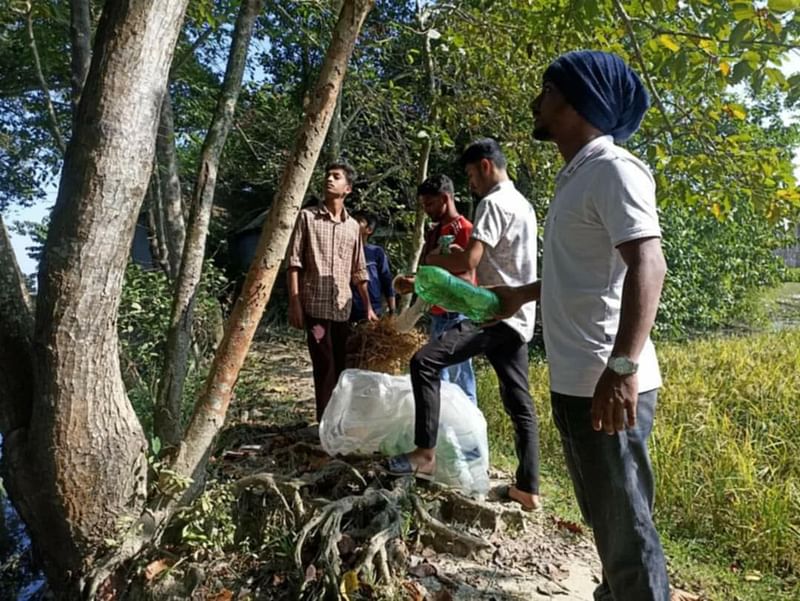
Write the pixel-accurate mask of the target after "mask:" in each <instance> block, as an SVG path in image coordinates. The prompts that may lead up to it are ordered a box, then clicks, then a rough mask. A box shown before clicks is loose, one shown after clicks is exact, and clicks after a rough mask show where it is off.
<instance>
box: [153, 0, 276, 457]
mask: <svg viewBox="0 0 800 601" xmlns="http://www.w3.org/2000/svg"><path fill="white" fill-rule="evenodd" d="M260 9H261V0H245V1H244V2H242V5H241V8H240V10H239V16H238V17H237V19H236V27H235V28H234V32H233V40H232V42H231V49H230V55H229V58H228V67H227V69H226V71H225V79H224V81H223V83H222V90H221V92H220V96H219V100H218V101H217V109H216V112H215V113H214V117H213V120H212V121H211V126H210V127H209V129H208V134H207V135H206V139H205V141H204V143H203V149H202V152H201V154H200V166H199V171H198V174H197V181H196V182H195V187H194V192H193V193H192V204H191V213H190V215H189V225H188V228H187V231H186V241H185V242H184V248H183V258H182V260H181V268H180V274H179V276H178V281H177V283H176V286H175V296H174V297H173V301H172V310H171V315H170V325H169V333H168V334H167V348H166V352H165V353H164V365H163V369H162V372H161V381H160V382H159V390H158V400H157V402H156V407H155V415H154V419H153V426H154V430H155V433H156V435H157V436H158V437H159V438H160V439H161V442H162V443H163V445H164V448H165V449H168V448H170V447H172V448H175V447H177V446H178V444H179V443H180V441H181V437H182V435H183V428H182V426H181V399H182V397H183V385H184V382H185V380H186V371H187V366H188V363H189V351H190V347H191V336H192V331H191V329H192V319H193V317H194V306H195V302H196V299H197V291H198V288H199V285H200V275H201V273H202V270H203V258H204V257H205V249H206V237H207V235H208V224H209V221H210V219H211V208H212V206H213V204H214V189H215V188H216V185H217V169H218V167H219V160H220V157H221V156H222V149H223V148H224V146H225V140H226V139H227V137H228V133H229V132H230V130H231V127H232V125H233V114H234V111H235V110H236V101H237V99H238V97H239V91H240V90H241V87H242V77H243V75H244V68H245V64H246V62H247V50H248V48H249V46H250V38H251V37H252V33H253V24H254V23H255V20H256V17H257V16H258V13H259V11H260Z"/></svg>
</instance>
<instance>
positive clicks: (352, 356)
mask: <svg viewBox="0 0 800 601" xmlns="http://www.w3.org/2000/svg"><path fill="white" fill-rule="evenodd" d="M426 342H428V336H427V335H425V334H424V333H423V332H421V331H419V330H416V329H412V330H411V331H409V332H403V333H401V332H398V331H397V327H396V318H395V317H394V316H393V315H386V316H384V317H382V318H381V319H379V320H378V321H373V322H362V323H359V324H358V325H357V326H355V328H353V332H352V333H351V334H350V338H349V340H348V341H347V367H350V368H356V369H368V370H370V371H378V372H383V373H387V374H393V375H397V374H401V373H405V372H407V371H408V363H409V361H410V360H411V357H412V356H413V355H414V353H416V352H417V350H419V348H420V347H421V346H422V345H423V344H425V343H426Z"/></svg>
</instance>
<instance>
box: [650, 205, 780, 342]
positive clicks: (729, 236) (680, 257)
mask: <svg viewBox="0 0 800 601" xmlns="http://www.w3.org/2000/svg"><path fill="white" fill-rule="evenodd" d="M661 226H662V229H663V233H664V239H663V245H664V254H665V255H666V258H667V265H668V272H667V278H666V281H665V282H664V291H663V293H662V297H661V306H660V309H659V312H658V317H657V319H656V327H655V333H654V335H655V336H656V337H661V338H673V339H675V338H686V337H687V336H689V335H692V334H695V333H698V332H707V331H711V330H718V329H720V328H723V327H726V326H731V325H736V324H740V323H741V324H749V323H752V322H753V321H757V320H758V319H759V317H761V312H760V310H759V305H758V302H757V300H756V291H758V289H760V288H762V287H765V286H774V285H776V284H778V283H779V282H780V280H781V276H782V270H783V262H782V260H781V259H779V258H778V257H776V256H775V255H774V254H773V250H774V249H776V248H779V247H781V246H784V245H786V244H787V241H788V236H789V233H787V230H786V229H785V228H783V227H782V226H780V225H779V224H771V223H769V222H768V221H767V220H766V219H765V218H764V217H763V216H761V215H758V214H757V213H755V211H754V210H753V209H751V208H748V207H747V206H746V205H744V204H743V205H742V206H740V207H737V208H736V210H735V211H734V212H732V213H731V214H730V215H729V216H727V217H725V218H723V219H717V218H716V217H714V216H713V215H712V214H710V213H708V211H707V210H706V209H705V208H704V207H688V206H669V207H667V208H664V209H662V210H661Z"/></svg>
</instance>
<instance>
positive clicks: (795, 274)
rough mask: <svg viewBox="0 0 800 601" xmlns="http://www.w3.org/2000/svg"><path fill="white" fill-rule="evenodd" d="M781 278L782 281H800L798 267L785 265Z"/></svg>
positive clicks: (799, 268) (799, 269)
mask: <svg viewBox="0 0 800 601" xmlns="http://www.w3.org/2000/svg"><path fill="white" fill-rule="evenodd" d="M782 279H783V281H784V282H800V267H786V268H785V269H784V270H783V278H782Z"/></svg>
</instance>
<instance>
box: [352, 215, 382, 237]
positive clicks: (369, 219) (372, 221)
mask: <svg viewBox="0 0 800 601" xmlns="http://www.w3.org/2000/svg"><path fill="white" fill-rule="evenodd" d="M353 219H355V220H356V221H365V222H366V224H367V227H368V228H369V229H370V230H372V231H373V232H374V231H375V230H376V229H377V228H378V218H377V217H375V215H373V214H372V213H367V212H366V211H357V212H355V213H353Z"/></svg>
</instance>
